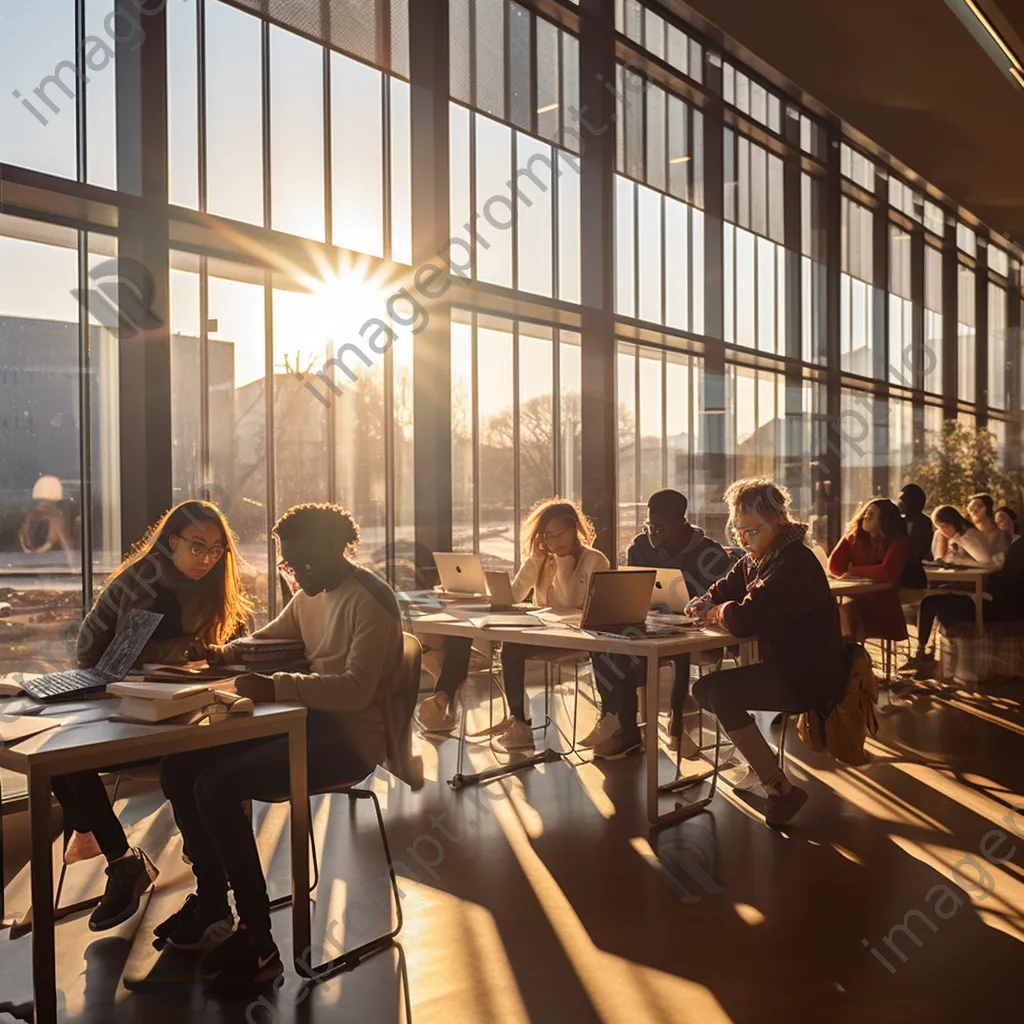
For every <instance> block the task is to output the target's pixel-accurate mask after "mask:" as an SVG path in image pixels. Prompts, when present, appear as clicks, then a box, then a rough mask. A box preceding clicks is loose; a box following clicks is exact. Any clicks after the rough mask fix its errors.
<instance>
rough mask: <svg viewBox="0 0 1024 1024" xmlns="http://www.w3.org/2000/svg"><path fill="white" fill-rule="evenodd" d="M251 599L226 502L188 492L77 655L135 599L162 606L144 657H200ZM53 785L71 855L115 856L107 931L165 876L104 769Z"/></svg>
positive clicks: (115, 585) (111, 590) (88, 653)
mask: <svg viewBox="0 0 1024 1024" xmlns="http://www.w3.org/2000/svg"><path fill="white" fill-rule="evenodd" d="M252 607H253V605H252V602H251V601H250V600H249V599H248V598H247V597H246V595H245V593H244V592H243V590H242V585H241V581H240V578H239V556H238V551H237V548H236V545H235V538H234V534H233V533H232V532H231V529H230V527H229V526H228V524H227V521H226V520H225V518H224V516H223V514H222V513H221V511H220V509H218V508H217V506H216V505H213V504H210V503H209V502H205V501H186V502H182V503H181V504H180V505H177V506H176V507H174V508H173V509H171V510H170V511H169V512H167V513H165V514H164V516H163V517H162V518H161V519H160V520H159V522H157V523H156V525H154V526H153V527H152V528H151V529H150V530H149V531H148V532H147V534H146V536H145V537H144V538H143V539H142V540H141V541H140V542H139V543H138V544H137V545H136V546H135V549H134V550H133V551H132V552H131V553H130V554H129V555H128V556H127V558H125V560H124V561H123V562H122V563H121V565H120V566H118V568H117V569H116V570H114V572H113V573H112V575H111V576H110V577H109V578H108V579H107V581H106V584H105V585H104V587H103V590H102V592H101V593H100V596H99V597H98V598H97V600H96V603H95V604H94V605H93V607H92V610H91V611H90V612H89V614H88V615H87V616H86V617H85V621H84V622H83V623H82V625H81V628H80V629H79V632H78V643H77V652H76V663H77V666H78V667H79V668H91V667H93V666H94V665H95V664H96V663H97V662H98V661H99V660H100V658H101V657H102V656H103V652H104V651H105V650H106V649H107V647H108V646H109V645H110V643H111V641H112V640H113V639H114V637H115V636H117V634H118V632H119V631H120V630H121V628H122V626H123V625H124V621H125V618H126V616H127V615H128V613H129V612H130V611H133V610H134V609H141V610H144V611H152V612H159V613H160V614H161V615H163V618H162V619H161V620H160V622H159V623H158V625H157V628H156V630H155V632H154V633H153V636H152V637H151V638H150V640H149V642H148V643H147V644H146V646H145V647H144V648H143V651H142V654H141V655H139V659H138V664H140V665H142V664H145V663H147V662H158V663H161V664H171V665H180V664H184V663H185V662H187V661H192V660H200V659H203V658H205V657H206V652H207V648H208V647H210V646H213V645H217V644H223V643H226V642H227V641H228V640H230V639H232V638H233V637H234V636H236V635H241V634H243V633H245V632H246V631H247V627H248V624H249V621H250V613H251V612H252ZM123 767H127V766H123ZM53 792H54V794H55V795H56V797H57V799H58V800H59V801H60V804H61V807H62V808H63V810H64V820H65V821H66V822H67V823H69V824H70V825H71V826H72V828H73V829H74V835H73V837H72V839H71V842H70V843H69V844H68V848H67V852H66V855H65V860H66V862H67V863H69V864H70V863H74V862H76V861H80V860H89V859H91V858H93V857H97V856H99V855H100V854H102V855H103V856H104V857H105V858H106V859H107V883H106V890H105V892H104V894H103V899H102V900H101V901H100V904H99V906H98V907H97V908H96V909H95V910H94V911H93V914H92V916H91V917H90V919H89V927H90V929H91V930H92V931H104V930H106V929H108V928H113V927H115V926H116V925H118V924H121V923H122V922H123V921H127V920H128V918H129V917H131V916H132V915H133V914H134V913H135V911H136V910H137V909H138V906H139V901H140V900H141V898H142V895H143V894H144V893H145V892H146V890H147V889H148V888H149V887H150V886H151V885H152V883H153V881H154V880H155V879H156V876H157V870H156V868H155V867H154V865H153V863H152V861H150V859H149V858H148V857H147V856H146V854H145V853H144V852H143V851H142V850H141V849H138V848H133V847H130V846H129V845H128V840H127V837H126V836H125V833H124V829H123V828H122V826H121V823H120V821H118V819H117V815H116V814H115V813H114V809H113V807H112V806H111V804H110V799H109V798H108V796H107V792H106V790H105V789H104V786H103V782H102V781H101V779H100V776H99V774H98V773H97V772H77V773H75V774H73V775H58V776H55V777H54V779H53Z"/></svg>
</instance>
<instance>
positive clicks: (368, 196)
mask: <svg viewBox="0 0 1024 1024" xmlns="http://www.w3.org/2000/svg"><path fill="white" fill-rule="evenodd" d="M380 96H381V74H380V72H379V71H377V70H375V69H374V68H370V67H367V66H366V65H365V64H360V63H359V62H358V61H354V60H350V59H349V58H348V57H343V56H342V55H341V54H340V53H332V54H331V145H332V149H331V152H332V154H333V155H332V158H331V177H332V179H333V186H332V196H333V199H332V203H333V208H334V244H335V245H338V246H341V247H342V248H345V249H355V250H356V251H357V252H365V253H368V254H369V255H371V256H383V255H384V182H383V174H384V171H383V168H384V128H383V114H382V111H381V101H380ZM352 153H358V154H359V159H358V160H352V159H350V155H351V154H352Z"/></svg>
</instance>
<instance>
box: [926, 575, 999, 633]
mask: <svg viewBox="0 0 1024 1024" xmlns="http://www.w3.org/2000/svg"><path fill="white" fill-rule="evenodd" d="M993 572H995V570H994V569H983V568H981V567H980V566H979V567H978V568H977V569H972V568H967V569H929V568H927V567H926V568H925V570H924V574H925V576H926V577H927V579H928V586H929V587H931V586H933V585H934V584H936V583H970V584H971V586H972V588H973V594H972V596H973V598H974V625H975V628H976V629H977V630H978V636H981V634H982V633H983V632H984V626H985V619H984V616H983V615H982V608H983V607H984V601H985V586H984V584H985V580H986V579H988V577H989V576H991V575H992V573H993Z"/></svg>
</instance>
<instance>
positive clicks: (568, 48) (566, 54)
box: [562, 32, 580, 153]
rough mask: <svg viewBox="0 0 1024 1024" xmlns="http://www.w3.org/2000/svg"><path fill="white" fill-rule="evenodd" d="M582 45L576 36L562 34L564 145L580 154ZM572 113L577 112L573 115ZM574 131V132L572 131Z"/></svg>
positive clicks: (566, 33)
mask: <svg viewBox="0 0 1024 1024" xmlns="http://www.w3.org/2000/svg"><path fill="white" fill-rule="evenodd" d="M579 108H580V44H579V40H577V39H576V37H575V36H572V35H570V34H569V33H568V32H563V33H562V145H563V146H565V147H566V149H571V150H572V151H573V152H574V153H578V152H579V148H580V144H579V141H578V140H577V133H578V132H579V127H578V122H579ZM571 111H575V112H576V113H575V114H573V113H571ZM570 129H572V130H570Z"/></svg>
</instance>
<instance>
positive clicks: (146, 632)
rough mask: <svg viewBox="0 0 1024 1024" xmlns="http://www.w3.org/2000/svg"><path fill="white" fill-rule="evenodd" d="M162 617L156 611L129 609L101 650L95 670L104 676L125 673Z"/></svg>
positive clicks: (118, 676)
mask: <svg viewBox="0 0 1024 1024" xmlns="http://www.w3.org/2000/svg"><path fill="white" fill-rule="evenodd" d="M162 618H163V616H162V615H160V614H159V613H157V612H144V611H141V610H140V609H138V608H135V609H133V610H132V611H130V612H129V613H128V614H127V615H126V616H125V618H124V623H123V625H122V626H121V629H120V630H119V631H118V633H117V635H116V636H115V637H114V639H113V640H111V641H110V645H109V646H108V647H107V649H106V650H105V651H104V652H103V657H102V658H100V660H99V662H98V663H97V665H96V671H97V672H100V673H102V674H103V675H105V676H116V677H117V678H118V679H120V678H121V677H122V676H124V675H126V674H127V673H128V670H129V669H130V668H131V667H132V666H133V665H134V664H135V662H136V660H137V659H138V657H139V655H140V654H141V653H142V649H143V648H144V647H145V646H146V644H147V643H148V642H149V638H150V637H151V636H152V635H153V633H154V631H155V630H156V627H157V624H158V623H159V622H160V620H161V619H162Z"/></svg>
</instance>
